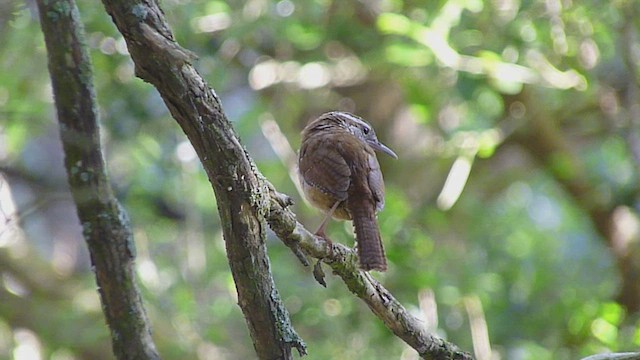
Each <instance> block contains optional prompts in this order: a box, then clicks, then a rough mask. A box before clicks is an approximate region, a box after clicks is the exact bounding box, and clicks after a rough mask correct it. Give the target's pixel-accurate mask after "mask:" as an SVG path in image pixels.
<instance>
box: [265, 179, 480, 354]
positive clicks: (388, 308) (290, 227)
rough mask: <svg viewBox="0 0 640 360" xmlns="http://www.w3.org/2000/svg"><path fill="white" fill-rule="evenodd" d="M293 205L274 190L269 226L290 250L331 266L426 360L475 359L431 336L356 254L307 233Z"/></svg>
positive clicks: (376, 313) (352, 289) (351, 288)
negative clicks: (362, 265) (367, 269)
mask: <svg viewBox="0 0 640 360" xmlns="http://www.w3.org/2000/svg"><path fill="white" fill-rule="evenodd" d="M290 203H291V202H290V200H288V197H287V196H286V195H283V194H280V193H278V192H277V191H275V190H274V189H273V188H271V205H270V212H269V215H268V221H269V226H270V227H271V229H273V231H274V232H275V233H276V235H278V237H279V238H280V239H281V240H282V241H283V242H284V243H285V244H286V245H287V246H289V247H290V248H292V249H293V250H294V251H295V249H297V248H298V247H300V248H302V250H303V251H304V252H305V253H306V254H308V255H309V256H312V257H314V258H316V259H321V260H322V261H323V262H325V263H327V264H328V265H329V266H330V267H331V269H332V270H333V272H334V273H335V274H336V275H338V276H339V277H340V278H341V279H342V281H344V283H345V284H346V285H347V287H348V288H349V290H350V291H351V292H352V293H354V294H355V295H357V296H358V297H359V298H360V299H361V300H362V301H364V302H365V303H366V304H367V306H369V309H371V311H372V312H373V313H374V314H375V315H376V316H377V317H378V318H379V319H380V320H382V322H383V323H384V324H385V326H387V327H388V328H389V329H390V330H391V331H392V332H393V333H394V334H395V335H396V336H397V337H399V338H401V339H402V340H403V341H404V342H406V343H407V344H408V345H409V346H411V347H412V348H414V349H415V350H416V351H417V352H418V354H420V356H421V357H422V358H424V359H430V360H445V359H456V360H468V359H472V357H471V355H469V354H468V353H466V352H463V351H462V350H460V349H459V348H458V347H457V346H456V345H454V344H451V343H449V342H447V341H445V340H443V339H440V338H438V337H437V336H435V335H432V334H429V333H427V331H426V329H425V327H424V325H423V324H422V322H421V321H420V320H418V319H417V318H415V317H414V316H413V315H411V314H410V313H409V312H408V311H407V309H405V308H404V306H402V304H400V303H399V302H398V300H396V299H395V298H394V297H393V295H392V294H391V293H390V292H389V290H387V289H385V288H384V287H383V286H382V285H381V284H380V283H379V282H378V281H377V280H376V279H374V278H373V277H372V276H371V275H370V274H369V273H368V272H366V271H362V270H360V269H359V268H358V261H357V255H356V254H355V253H354V252H353V250H351V249H349V248H348V247H346V246H344V245H342V244H339V243H331V245H329V244H328V243H327V242H326V241H325V240H324V239H322V238H320V237H316V236H314V235H313V234H311V232H309V231H308V230H307V229H305V228H304V226H302V224H300V223H299V222H298V221H297V220H296V217H295V214H293V213H292V212H291V210H289V209H288V208H287V206H288V205H289V204H290Z"/></svg>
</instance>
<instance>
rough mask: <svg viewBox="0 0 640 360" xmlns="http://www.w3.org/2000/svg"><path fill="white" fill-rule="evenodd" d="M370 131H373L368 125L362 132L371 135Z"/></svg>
mask: <svg viewBox="0 0 640 360" xmlns="http://www.w3.org/2000/svg"><path fill="white" fill-rule="evenodd" d="M370 131H371V129H369V127H367V126H365V127H364V128H363V129H362V132H363V133H364V134H365V135H369V132H370Z"/></svg>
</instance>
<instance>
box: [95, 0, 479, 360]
mask: <svg viewBox="0 0 640 360" xmlns="http://www.w3.org/2000/svg"><path fill="white" fill-rule="evenodd" d="M103 3H104V5H105V7H106V9H107V11H108V12H109V14H111V16H112V17H113V19H114V22H115V23H116V26H117V27H118V29H119V30H120V32H122V34H123V35H124V37H125V40H126V42H127V45H128V48H129V52H130V53H131V56H132V58H133V61H134V63H135V66H136V74H137V75H138V76H139V77H141V78H142V79H143V80H145V81H147V82H150V83H151V84H153V85H154V86H155V87H156V88H157V89H158V91H159V92H160V95H161V96H162V98H163V100H164V101H165V103H166V104H167V106H168V108H169V110H170V112H171V114H172V115H173V117H174V118H175V119H176V121H177V122H178V123H179V124H180V126H181V127H182V129H183V130H184V132H185V133H186V135H187V137H188V138H189V140H190V141H191V143H192V144H193V146H194V148H195V150H196V152H197V153H198V156H199V157H200V160H201V161H202V163H203V165H204V168H205V171H206V172H207V175H208V177H209V180H210V182H211V184H212V186H213V188H214V192H215V194H216V198H217V203H218V210H219V212H220V217H221V219H222V224H223V226H224V229H223V231H224V237H225V243H226V246H227V252H228V257H229V262H230V266H231V271H232V273H233V276H234V280H235V282H236V287H237V290H238V298H239V304H240V307H241V308H242V310H243V313H244V315H245V318H246V320H247V323H248V325H249V329H250V333H251V336H252V339H253V341H254V345H255V347H256V351H257V353H258V355H259V357H261V358H282V357H285V356H286V357H289V356H290V352H289V350H288V349H289V348H290V347H291V346H295V347H297V348H298V350H299V351H300V352H304V345H303V344H302V342H301V340H300V339H299V338H298V337H297V335H296V333H295V332H294V331H293V328H292V327H291V325H290V323H289V318H288V314H287V312H286V310H285V309H284V307H282V302H281V300H280V297H279V295H278V292H277V290H276V289H275V287H274V285H273V280H272V277H271V274H270V267H269V260H268V258H267V256H266V249H265V245H264V234H265V230H266V222H265V219H266V218H268V220H269V223H270V225H271V226H272V228H273V229H274V230H275V231H276V233H278V235H279V236H281V237H282V238H283V239H285V240H286V239H291V241H289V246H290V247H293V248H294V249H296V248H298V244H299V245H301V246H302V249H303V250H304V251H305V252H306V253H307V254H310V255H312V256H314V257H317V258H324V259H325V260H324V261H325V262H327V263H329V264H330V265H331V266H332V268H333V269H334V271H335V272H336V273H338V274H339V275H340V276H341V277H342V279H343V280H344V281H345V283H346V284H347V286H348V287H349V288H350V289H351V291H352V292H354V293H356V294H357V295H358V296H359V297H361V298H362V299H363V300H365V302H366V303H367V304H368V305H369V307H370V308H371V310H372V311H373V312H374V313H375V314H376V315H377V316H378V317H380V318H381V319H382V320H383V321H384V323H385V324H386V325H387V326H388V327H389V328H390V329H391V330H392V331H393V332H394V333H395V334H396V335H398V336H399V337H401V338H402V339H403V340H405V341H406V342H407V343H408V344H409V345H411V346H413V347H414V348H415V349H416V350H417V351H418V352H419V353H420V355H421V356H422V357H424V358H426V359H471V356H470V355H468V354H466V353H463V352H461V351H459V350H457V348H456V347H455V346H454V345H452V344H449V343H447V342H445V341H444V340H442V339H439V338H436V337H435V336H432V335H429V334H427V333H426V331H425V330H424V328H423V326H422V325H421V324H420V323H419V321H418V320H417V319H416V318H414V317H412V316H411V315H410V314H409V313H408V312H407V311H406V309H404V308H403V307H402V306H401V305H400V304H399V303H398V302H397V300H395V299H394V298H393V296H392V295H391V294H390V293H389V292H388V291H387V290H386V289H384V288H383V287H382V286H381V285H380V284H379V283H378V282H377V281H375V280H374V279H373V278H372V277H371V276H370V275H369V274H368V273H365V272H362V271H360V270H358V269H357V265H356V263H355V261H354V257H355V255H354V253H353V252H352V251H351V250H350V249H348V248H346V247H345V246H342V245H339V244H335V245H334V246H333V249H332V251H331V252H330V253H329V252H328V250H327V249H326V244H324V243H323V242H320V241H318V240H317V239H315V238H314V237H313V236H311V235H310V233H309V232H308V231H307V230H306V229H304V228H303V227H302V226H301V225H300V224H298V223H297V222H296V221H295V217H294V215H293V213H291V212H290V211H289V210H288V209H286V203H288V201H287V200H286V197H284V196H275V197H274V196H273V195H274V194H275V192H274V191H272V190H271V185H270V184H269V183H268V182H267V181H266V180H265V179H264V178H263V177H262V175H261V174H260V173H259V171H258V170H257V169H256V168H255V165H254V164H253V162H252V160H251V158H250V157H249V155H248V154H247V153H246V151H245V150H244V148H243V147H242V145H241V144H240V142H239V140H238V139H237V137H236V135H235V133H234V131H233V128H232V127H231V125H230V124H229V122H228V121H227V119H226V116H225V114H224V112H223V111H222V106H221V104H220V101H219V99H218V97H217V95H216V94H215V92H214V91H213V90H212V89H210V88H209V87H208V85H207V84H206V82H205V81H204V80H203V79H202V77H201V76H200V75H199V74H198V73H197V72H196V70H195V69H194V68H193V67H192V66H191V64H190V60H191V58H192V56H191V55H190V53H189V52H188V51H185V50H183V49H181V48H180V47H179V45H177V44H176V43H175V41H174V40H173V35H172V34H171V31H170V30H169V28H168V25H167V23H166V22H165V20H164V17H163V15H162V12H161V10H160V9H159V7H158V6H157V4H156V3H154V2H151V3H147V2H139V1H125V0H103ZM298 253H299V252H298ZM274 346H275V347H274ZM278 351H279V352H280V353H278Z"/></svg>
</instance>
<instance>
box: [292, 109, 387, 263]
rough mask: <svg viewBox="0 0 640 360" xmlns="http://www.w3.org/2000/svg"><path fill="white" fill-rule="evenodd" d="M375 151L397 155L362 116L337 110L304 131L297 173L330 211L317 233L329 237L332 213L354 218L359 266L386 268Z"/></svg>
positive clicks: (309, 197)
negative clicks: (378, 216)
mask: <svg viewBox="0 0 640 360" xmlns="http://www.w3.org/2000/svg"><path fill="white" fill-rule="evenodd" d="M375 151H379V152H382V153H385V154H387V155H389V156H391V157H392V158H394V159H397V158H398V156H397V155H396V153H395V152H393V150H391V149H390V148H389V147H387V146H386V145H384V144H383V143H381V142H380V141H379V140H378V138H377V136H376V133H375V131H374V130H373V128H372V127H371V125H370V124H368V123H367V122H366V121H365V120H363V119H362V118H360V117H358V116H356V115H353V114H351V113H347V112H340V111H333V112H328V113H325V114H322V115H320V116H319V117H318V118H316V119H315V120H313V121H311V122H310V123H309V124H307V126H306V127H305V128H304V129H303V130H302V140H301V145H300V152H299V156H298V172H299V178H300V183H301V186H302V189H303V193H304V195H305V197H306V198H307V200H309V202H310V203H311V204H312V205H313V206H315V207H317V208H319V209H320V210H322V211H323V212H324V213H325V214H326V216H325V218H324V220H323V221H322V223H321V224H320V226H319V228H318V230H317V231H316V232H315V235H316V236H320V237H322V238H324V239H326V240H328V241H330V240H329V238H328V237H327V236H326V234H325V232H324V231H325V226H326V225H327V222H328V220H329V219H330V218H332V217H333V218H335V219H338V220H353V227H354V230H355V234H356V241H357V248H358V258H359V267H360V269H362V270H365V271H369V270H377V271H386V270H387V260H386V257H385V253H384V246H383V244H382V238H381V236H380V228H379V226H378V221H377V218H376V214H377V213H378V212H379V211H381V210H382V208H383V207H384V180H383V178H382V171H381V170H380V165H379V163H378V159H377V157H376V153H375Z"/></svg>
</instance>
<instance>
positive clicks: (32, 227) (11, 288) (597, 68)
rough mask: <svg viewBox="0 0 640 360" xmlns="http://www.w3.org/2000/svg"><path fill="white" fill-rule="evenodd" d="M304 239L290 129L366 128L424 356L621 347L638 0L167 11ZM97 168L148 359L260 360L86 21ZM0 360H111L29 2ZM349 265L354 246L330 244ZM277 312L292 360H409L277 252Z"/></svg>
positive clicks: (217, 249) (577, 353)
mask: <svg viewBox="0 0 640 360" xmlns="http://www.w3.org/2000/svg"><path fill="white" fill-rule="evenodd" d="M161 5H162V7H163V9H164V10H165V13H166V15H167V17H168V18H169V20H170V24H171V26H172V27H173V30H174V32H175V34H176V37H177V39H178V41H179V42H180V43H181V44H182V45H183V46H184V47H186V48H188V49H190V50H192V51H194V52H195V53H197V54H198V56H199V60H198V62H197V64H196V66H197V68H198V69H199V71H200V72H201V74H203V76H204V77H205V78H206V79H207V80H208V81H209V82H210V85H211V86H212V87H213V88H214V89H215V91H216V92H217V93H218V94H219V95H220V97H221V98H222V101H223V105H224V110H225V111H226V113H227V115H228V116H229V119H230V120H231V121H232V122H233V125H234V126H235V129H236V130H237V133H238V134H239V136H240V137H241V139H242V141H243V143H244V145H245V146H246V147H247V149H248V151H249V153H250V154H251V155H252V156H253V157H254V159H255V160H256V162H257V164H258V167H259V168H260V170H261V171H262V172H263V173H264V174H265V176H266V177H267V178H268V179H269V180H270V181H271V182H272V183H274V184H275V186H276V187H277V188H278V189H279V190H280V191H282V192H285V193H287V194H289V195H291V196H292V197H293V198H294V199H295V201H296V205H295V206H294V210H295V211H296V213H297V214H298V219H299V221H301V222H302V223H304V224H307V226H308V227H309V228H310V229H314V228H315V227H316V226H317V225H318V224H319V223H320V221H321V219H322V216H321V215H320V214H319V213H318V212H317V211H316V210H313V209H311V208H310V207H309V206H308V205H307V204H305V202H304V200H302V198H301V197H300V194H299V192H298V190H297V188H296V181H297V179H296V178H295V152H296V150H297V148H298V146H299V141H300V135H299V132H300V130H301V129H302V128H303V127H304V125H305V124H306V123H307V122H308V121H310V120H312V119H313V118H314V117H315V116H317V115H319V114H321V113H322V112H325V111H329V110H336V109H338V110H343V111H350V112H354V113H356V114H358V115H360V116H362V117H364V118H366V119H367V120H369V121H370V122H371V123H372V124H373V125H374V128H375V129H376V131H377V133H378V136H379V138H380V139H381V140H382V141H383V142H385V143H386V144H387V145H388V146H389V147H391V148H392V149H394V150H395V152H396V153H397V154H398V155H399V159H398V160H393V159H391V158H388V157H385V156H380V162H381V165H382V168H383V172H384V175H385V180H386V184H387V196H386V202H387V204H386V208H385V209H384V211H383V212H382V213H381V214H380V215H379V220H380V226H381V229H382V234H383V238H384V240H385V246H386V248H387V254H388V257H389V261H390V268H389V271H388V272H387V273H385V274H376V277H377V278H378V279H380V281H381V282H382V283H383V284H384V285H385V286H386V287H388V288H389V289H390V290H391V291H392V292H393V293H394V294H395V296H396V297H397V298H398V299H399V300H400V301H401V302H402V303H403V304H405V306H406V307H407V308H409V309H410V310H411V311H412V312H413V313H414V314H415V315H416V316H419V317H420V318H422V319H424V321H425V325H426V326H427V327H428V328H429V329H430V331H432V332H435V333H437V334H438V335H440V336H442V337H445V338H447V339H449V340H450V341H452V342H454V343H457V344H459V345H460V346H461V347H462V348H464V349H466V350H469V351H472V350H474V349H475V351H476V356H477V357H478V359H480V360H486V359H509V360H511V359H514V360H520V359H538V360H539V359H576V358H580V357H582V356H586V355H589V354H594V353H599V352H606V351H623V350H632V349H634V348H638V347H639V346H640V330H639V327H638V325H639V324H640V321H639V319H640V317H639V316H638V311H639V310H640V280H638V279H640V251H639V249H638V240H639V233H640V222H639V219H638V214H639V210H640V207H639V205H640V203H639V194H640V184H639V182H638V174H639V171H640V132H639V130H638V129H639V128H640V92H639V91H638V88H639V85H640V81H639V80H638V79H639V78H640V75H639V74H640V71H639V69H640V67H639V65H640V42H639V38H638V33H639V31H640V16H638V15H639V10H640V3H638V2H637V1H634V0H616V1H611V2H604V3H603V2H601V1H575V0H544V1H543V0H491V1H480V0H448V1H444V0H439V1H408V0H407V1H403V0H371V1H369V0H361V1H335V0H334V1H331V0H313V1H304V2H303V1H293V0H282V1H271V0H249V1H227V2H223V1H215V0H207V1H205V0H165V1H162V4H161ZM79 6H80V8H81V16H82V20H83V22H84V24H85V29H86V33H87V45H88V46H89V47H90V51H91V56H92V61H93V65H94V70H95V85H96V88H97V94H98V102H99V104H100V111H101V121H102V129H101V130H102V137H103V145H104V154H105V157H106V159H107V162H108V164H109V169H110V177H111V182H112V184H113V186H114V187H115V189H116V191H117V194H118V197H119V199H120V200H121V201H122V202H123V204H124V206H125V207H126V209H127V210H128V212H129V214H130V217H131V219H132V224H133V227H134V232H135V239H136V244H137V249H138V259H137V270H138V275H139V283H140V285H141V287H142V290H143V292H144V300H145V304H146V306H147V311H148V314H149V316H150V319H151V322H152V326H153V330H154V339H155V341H156V343H157V345H158V347H159V350H160V352H161V354H162V355H163V357H164V358H166V359H187V358H190V359H249V358H253V357H255V354H254V353H253V350H252V345H251V342H250V339H249V336H248V331H247V329H246V327H245V323H244V320H243V317H242V314H241V312H240V311H239V308H238V307H237V306H236V298H235V289H234V284H233V280H232V278H231V275H230V273H229V269H228V265H227V261H226V257H225V250H224V243H223V241H222V238H221V236H222V235H221V229H220V224H219V218H218V215H217V212H216V204H215V199H214V196H213V192H212V190H211V188H210V185H209V183H208V181H207V179H206V176H205V174H204V172H203V170H202V168H201V166H200V164H199V162H198V160H197V158H196V156H195V153H194V152H193V149H192V148H191V146H190V145H189V143H188V142H187V141H186V139H185V137H184V135H183V134H182V133H181V131H180V129H179V128H178V126H177V125H176V123H175V122H174V121H173V120H172V119H171V118H170V116H169V114H168V112H167V110H166V108H165V106H164V104H163V103H162V101H161V99H160V97H159V96H158V94H157V92H156V91H155V90H154V89H153V88H152V87H151V86H150V85H148V84H145V83H143V82H142V81H141V80H139V79H137V78H136V77H135V75H134V66H133V64H132V62H131V59H130V58H129V56H128V55H127V49H126V45H125V43H124V40H123V39H122V36H121V35H120V34H119V33H118V32H117V31H116V29H115V27H114V25H113V24H112V23H111V21H110V18H109V17H108V16H107V15H106V14H105V12H104V9H103V8H102V7H101V6H100V5H99V4H98V3H96V2H92V1H86V0H80V1H79ZM0 10H1V11H0V66H1V67H0V69H1V71H0V166H1V168H0V210H1V211H0V358H7V359H11V358H14V359H20V360H24V359H55V360H68V359H110V358H112V355H111V352H110V343H109V336H108V332H107V328H106V325H105V323H104V320H103V318H102V314H101V310H100V303H99V300H98V297H97V293H96V288H95V281H94V279H93V277H92V276H93V273H92V272H91V267H90V263H89V260H88V255H87V250H86V248H85V246H84V243H83V240H82V237H81V227H80V226H79V224H78V220H77V217H76V214H75V208H74V206H73V203H72V199H71V196H70V193H69V190H68V187H67V184H66V178H65V173H64V169H63V164H62V161H63V154H62V152H61V146H60V143H59V139H58V129H57V122H56V118H55V110H54V105H53V100H52V95H51V87H50V80H49V76H48V73H47V64H46V52H45V47H44V43H43V37H42V34H41V31H40V28H39V24H38V21H37V18H38V17H37V13H36V7H35V4H34V2H33V1H30V0H29V1H27V2H23V1H17V0H5V1H2V3H0ZM328 232H329V234H331V236H332V238H333V239H334V240H335V241H341V242H344V243H346V244H352V241H353V240H352V230H351V226H350V224H348V223H337V222H334V223H332V224H331V226H330V228H329V229H328ZM269 236H270V237H269V241H268V247H269V255H270V257H271V265H272V270H273V273H274V277H275V281H276V284H277V287H278V289H279V291H280V294H281V296H282V298H283V299H284V301H285V304H286V307H287V309H288V310H289V312H290V313H291V316H292V321H293V324H294V326H295V328H296V329H297V331H298V333H299V334H300V335H301V336H302V337H303V339H304V340H305V341H306V342H307V344H308V347H309V355H308V357H307V358H308V359H415V358H416V355H415V353H414V352H413V350H411V349H410V348H408V347H407V346H406V345H404V344H403V343H402V342H401V341H400V340H399V339H397V338H395V337H394V336H392V335H391V333H390V332H389V331H388V330H387V329H386V328H384V327H383V326H382V324H381V322H380V321H378V320H377V319H376V318H375V317H374V316H373V315H372V314H371V313H370V312H369V310H368V309H367V308H366V306H365V305H364V304H363V303H361V302H360V301H359V300H358V299H356V298H355V297H354V296H353V295H351V294H350V293H349V292H348V291H347V289H346V288H345V286H344V285H343V284H342V283H341V281H340V280H339V279H337V278H335V277H332V276H329V277H328V288H327V289H324V288H322V287H320V286H319V285H318V284H317V283H316V282H315V281H314V280H313V278H312V276H311V274H310V271H309V269H306V268H304V267H302V266H301V265H300V264H299V262H298V261H297V259H296V258H295V257H294V256H293V255H292V254H291V253H290V251H289V250H288V249H287V248H286V247H285V246H283V245H282V244H281V243H280V242H279V240H278V239H276V238H275V237H274V236H273V235H272V234H270V235H269Z"/></svg>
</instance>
